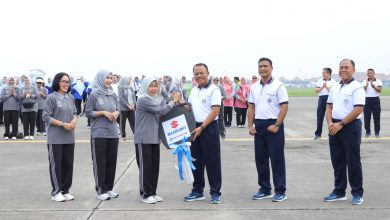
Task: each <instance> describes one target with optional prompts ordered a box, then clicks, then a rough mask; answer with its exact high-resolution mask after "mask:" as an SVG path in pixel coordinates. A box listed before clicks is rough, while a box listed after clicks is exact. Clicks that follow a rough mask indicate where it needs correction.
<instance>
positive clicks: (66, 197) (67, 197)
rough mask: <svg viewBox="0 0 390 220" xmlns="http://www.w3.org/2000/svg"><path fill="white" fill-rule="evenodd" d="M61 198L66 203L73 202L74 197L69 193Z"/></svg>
mask: <svg viewBox="0 0 390 220" xmlns="http://www.w3.org/2000/svg"><path fill="white" fill-rule="evenodd" d="M63 196H64V197H65V199H66V201H70V200H74V196H72V195H71V194H69V193H67V194H63Z"/></svg>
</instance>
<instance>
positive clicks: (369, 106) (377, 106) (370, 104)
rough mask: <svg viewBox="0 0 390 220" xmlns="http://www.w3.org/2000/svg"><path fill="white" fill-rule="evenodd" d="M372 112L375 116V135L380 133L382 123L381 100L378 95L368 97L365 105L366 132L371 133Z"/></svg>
mask: <svg viewBox="0 0 390 220" xmlns="http://www.w3.org/2000/svg"><path fill="white" fill-rule="evenodd" d="M371 114H372V116H373V118H374V131H375V135H379V132H380V129H381V125H380V122H381V121H380V119H381V101H380V99H379V96H378V97H366V104H365V105H364V129H365V130H366V134H369V135H370V134H371V128H370V127H371V124H370V122H371Z"/></svg>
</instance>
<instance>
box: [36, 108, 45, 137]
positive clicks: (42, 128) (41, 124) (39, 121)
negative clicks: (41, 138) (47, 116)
mask: <svg viewBox="0 0 390 220" xmlns="http://www.w3.org/2000/svg"><path fill="white" fill-rule="evenodd" d="M42 114H43V109H38V113H37V121H36V126H37V132H46V128H45V122H44V121H43V120H42Z"/></svg>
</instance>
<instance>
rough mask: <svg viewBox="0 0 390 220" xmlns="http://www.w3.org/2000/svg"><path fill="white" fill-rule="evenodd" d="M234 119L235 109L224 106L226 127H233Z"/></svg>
mask: <svg viewBox="0 0 390 220" xmlns="http://www.w3.org/2000/svg"><path fill="white" fill-rule="evenodd" d="M232 117H233V107H231V106H224V107H223V119H224V120H225V126H226V127H230V126H232Z"/></svg>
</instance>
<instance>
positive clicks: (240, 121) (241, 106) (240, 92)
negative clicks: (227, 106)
mask: <svg viewBox="0 0 390 220" xmlns="http://www.w3.org/2000/svg"><path fill="white" fill-rule="evenodd" d="M240 81H241V83H240V86H239V88H238V89H237V93H236V97H235V98H236V100H235V102H234V108H235V109H236V113H237V114H236V122H237V127H239V128H244V127H245V119H246V112H247V110H248V104H247V102H246V101H247V97H248V93H249V88H248V86H247V84H246V79H245V78H244V77H241V80H240Z"/></svg>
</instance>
